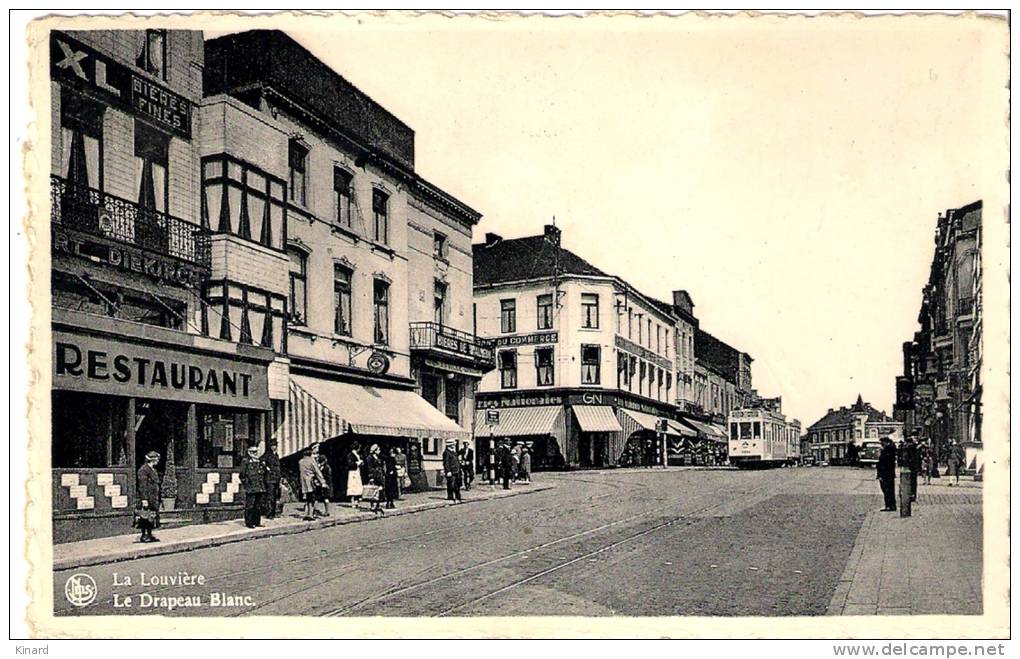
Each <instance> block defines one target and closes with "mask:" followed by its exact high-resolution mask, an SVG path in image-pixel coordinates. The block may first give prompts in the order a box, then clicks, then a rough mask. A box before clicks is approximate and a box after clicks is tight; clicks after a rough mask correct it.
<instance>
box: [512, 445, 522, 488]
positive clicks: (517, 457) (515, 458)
mask: <svg viewBox="0 0 1020 659" xmlns="http://www.w3.org/2000/svg"><path fill="white" fill-rule="evenodd" d="M520 473H521V445H520V444H514V447H513V448H512V449H510V479H511V480H512V481H513V482H515V483H516V482H517V479H518V477H520Z"/></svg>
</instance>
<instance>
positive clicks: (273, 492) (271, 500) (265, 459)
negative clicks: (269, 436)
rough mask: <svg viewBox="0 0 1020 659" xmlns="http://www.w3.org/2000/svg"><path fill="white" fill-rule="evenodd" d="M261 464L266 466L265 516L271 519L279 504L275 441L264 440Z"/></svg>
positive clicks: (278, 466)
mask: <svg viewBox="0 0 1020 659" xmlns="http://www.w3.org/2000/svg"><path fill="white" fill-rule="evenodd" d="M262 464H264V465H265V466H266V496H265V507H266V517H268V518H269V519H273V518H275V517H276V514H277V512H276V511H277V507H278V506H279V505H280V456H278V455H277V454H276V442H273V441H269V442H266V451H265V453H263V454H262Z"/></svg>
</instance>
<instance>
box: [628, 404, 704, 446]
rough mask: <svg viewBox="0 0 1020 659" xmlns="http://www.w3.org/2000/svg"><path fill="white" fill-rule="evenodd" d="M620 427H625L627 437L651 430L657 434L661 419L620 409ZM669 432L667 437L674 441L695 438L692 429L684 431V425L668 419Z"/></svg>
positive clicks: (667, 431)
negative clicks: (687, 437) (640, 431)
mask: <svg viewBox="0 0 1020 659" xmlns="http://www.w3.org/2000/svg"><path fill="white" fill-rule="evenodd" d="M620 414H621V415H622V416H621V417H620V425H621V426H623V429H624V432H625V433H626V434H627V435H631V434H633V433H635V432H637V431H639V430H651V431H652V432H656V423H657V422H658V420H659V419H660V418H665V417H657V416H653V415H651V414H647V413H645V412H637V411H635V410H628V409H624V408H622V407H621V408H620ZM666 427H667V430H666V432H665V434H666V435H668V436H670V437H672V438H674V439H683V438H684V437H685V436H693V433H692V431H691V430H690V429H686V430H684V429H682V424H679V423H677V422H676V421H673V420H672V419H666Z"/></svg>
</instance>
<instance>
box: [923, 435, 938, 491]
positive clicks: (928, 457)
mask: <svg viewBox="0 0 1020 659" xmlns="http://www.w3.org/2000/svg"><path fill="white" fill-rule="evenodd" d="M934 465H935V460H934V456H933V455H932V452H931V444H930V443H928V442H925V443H924V444H923V445H922V446H921V474H922V476H923V477H924V484H925V485H931V471H932V468H933V467H934Z"/></svg>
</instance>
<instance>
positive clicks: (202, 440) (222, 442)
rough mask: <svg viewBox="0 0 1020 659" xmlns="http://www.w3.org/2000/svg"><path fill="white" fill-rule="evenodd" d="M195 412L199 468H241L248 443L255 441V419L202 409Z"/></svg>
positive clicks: (246, 414) (211, 409)
mask: <svg viewBox="0 0 1020 659" xmlns="http://www.w3.org/2000/svg"><path fill="white" fill-rule="evenodd" d="M197 412H198V466H199V468H202V469H230V468H234V467H238V466H240V464H241V460H242V459H243V458H244V455H245V452H246V450H247V447H248V445H249V443H251V442H252V440H253V439H257V433H256V428H255V425H256V423H257V418H256V415H253V414H249V413H247V412H239V413H236V412H232V411H230V410H228V409H224V408H217V407H210V406H204V405H200V406H198V410H197Z"/></svg>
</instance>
